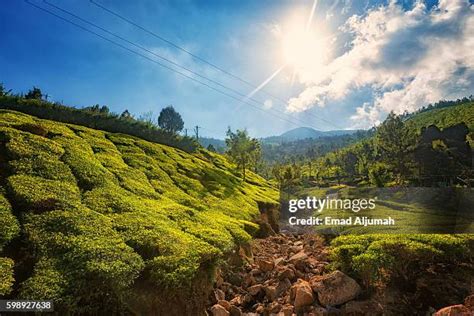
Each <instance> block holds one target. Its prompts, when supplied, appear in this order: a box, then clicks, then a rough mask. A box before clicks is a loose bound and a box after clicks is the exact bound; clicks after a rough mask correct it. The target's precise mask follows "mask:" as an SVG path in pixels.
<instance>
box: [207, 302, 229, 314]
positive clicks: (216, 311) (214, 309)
mask: <svg viewBox="0 0 474 316" xmlns="http://www.w3.org/2000/svg"><path fill="white" fill-rule="evenodd" d="M211 313H212V316H229V315H230V314H229V312H228V311H227V310H226V309H225V308H224V307H223V306H222V305H219V304H216V305H214V306H212V307H211Z"/></svg>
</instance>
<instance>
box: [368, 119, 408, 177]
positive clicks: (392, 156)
mask: <svg viewBox="0 0 474 316" xmlns="http://www.w3.org/2000/svg"><path fill="white" fill-rule="evenodd" d="M416 138H417V137H416V134H415V132H414V129H410V128H408V127H407V126H405V123H404V122H403V120H402V118H401V117H400V116H399V115H396V114H395V113H393V112H391V113H390V114H389V115H388V116H387V118H386V119H385V121H384V122H383V123H382V124H381V125H380V126H379V127H378V128H377V132H376V146H377V148H378V150H379V152H380V158H381V160H382V162H384V163H386V164H387V165H389V166H391V167H392V170H393V172H394V174H395V175H396V176H397V179H396V182H397V183H401V182H403V180H404V179H405V178H406V177H407V176H408V175H409V174H410V169H411V167H412V166H413V164H414V160H413V151H414V149H415V147H416V144H417V140H416Z"/></svg>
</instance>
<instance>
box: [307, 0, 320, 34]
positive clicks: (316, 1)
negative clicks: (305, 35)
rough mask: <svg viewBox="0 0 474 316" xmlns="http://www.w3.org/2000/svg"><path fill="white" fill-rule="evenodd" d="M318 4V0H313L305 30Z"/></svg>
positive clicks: (309, 24)
mask: <svg viewBox="0 0 474 316" xmlns="http://www.w3.org/2000/svg"><path fill="white" fill-rule="evenodd" d="M317 6H318V0H314V2H313V6H312V7H311V12H310V14H309V18H308V22H307V23H306V31H308V30H309V27H310V26H311V22H312V21H313V17H314V12H315V11H316V7H317Z"/></svg>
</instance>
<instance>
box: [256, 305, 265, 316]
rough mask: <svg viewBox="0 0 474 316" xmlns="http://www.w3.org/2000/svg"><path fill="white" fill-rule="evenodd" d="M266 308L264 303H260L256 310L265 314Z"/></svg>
mask: <svg viewBox="0 0 474 316" xmlns="http://www.w3.org/2000/svg"><path fill="white" fill-rule="evenodd" d="M264 310H265V307H264V306H263V305H262V304H259V305H258V306H257V308H256V309H255V311H256V312H257V313H258V314H260V315H261V314H263V311H264Z"/></svg>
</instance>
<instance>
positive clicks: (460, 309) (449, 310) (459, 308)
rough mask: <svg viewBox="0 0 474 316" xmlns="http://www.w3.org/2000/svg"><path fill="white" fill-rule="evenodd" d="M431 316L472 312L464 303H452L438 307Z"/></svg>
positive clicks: (462, 314)
mask: <svg viewBox="0 0 474 316" xmlns="http://www.w3.org/2000/svg"><path fill="white" fill-rule="evenodd" d="M433 316H472V313H471V312H470V311H469V309H468V308H467V307H466V306H464V305H461V304H459V305H453V306H448V307H445V308H442V309H440V310H439V311H437V312H436V313H434V315H433Z"/></svg>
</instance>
